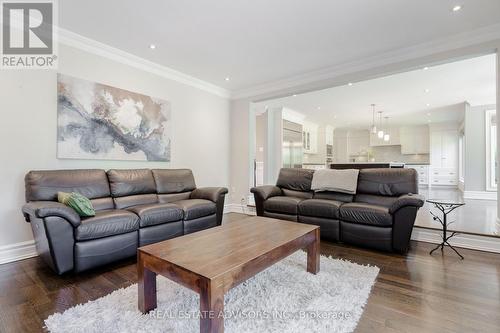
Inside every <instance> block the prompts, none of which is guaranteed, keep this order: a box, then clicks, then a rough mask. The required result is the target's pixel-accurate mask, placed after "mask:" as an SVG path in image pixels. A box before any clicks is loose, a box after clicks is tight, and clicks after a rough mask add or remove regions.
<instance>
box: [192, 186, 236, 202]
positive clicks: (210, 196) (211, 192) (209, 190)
mask: <svg viewBox="0 0 500 333" xmlns="http://www.w3.org/2000/svg"><path fill="white" fill-rule="evenodd" d="M227 192H228V191H227V188H225V187H201V188H197V189H194V190H193V192H191V196H190V198H191V199H205V200H210V201H213V202H217V201H218V200H219V198H220V196H221V195H225V194H227Z"/></svg>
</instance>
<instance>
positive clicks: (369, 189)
mask: <svg viewBox="0 0 500 333" xmlns="http://www.w3.org/2000/svg"><path fill="white" fill-rule="evenodd" d="M356 193H357V194H374V195H383V196H391V197H394V196H400V195H402V194H408V193H415V194H417V193H418V181H417V171H416V170H415V169H390V168H389V169H362V170H360V171H359V176H358V189H357V192H356Z"/></svg>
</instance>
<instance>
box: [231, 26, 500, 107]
mask: <svg viewBox="0 0 500 333" xmlns="http://www.w3.org/2000/svg"><path fill="white" fill-rule="evenodd" d="M498 39H500V24H494V25H490V26H487V27H484V28H480V29H476V30H472V31H468V32H465V33H461V34H457V35H454V36H450V37H447V38H443V39H439V40H433V41H430V42H426V43H422V44H418V45H414V46H412V47H408V48H403V49H398V50H393V51H390V52H386V53H382V54H379V55H376V56H373V57H368V58H364V59H360V60H356V61H352V62H347V63H343V64H340V65H335V66H331V67H327V68H323V69H320V70H317V71H312V72H308V73H304V74H300V75H296V76H293V77H289V78H286V79H282V80H277V81H274V82H268V83H265V84H261V85H257V86H254V87H250V88H244V89H239V90H235V91H232V94H231V98H232V99H240V98H251V97H255V96H259V95H263V94H268V93H271V92H274V91H280V90H285V89H291V88H294V87H299V86H302V85H307V84H311V83H314V82H320V81H324V80H331V79H333V78H336V77H340V76H342V75H347V74H352V73H356V72H360V71H364V70H368V69H373V68H377V67H382V66H385V65H390V64H394V63H398V62H403V61H408V60H412V59H417V58H420V57H425V56H429V55H432V54H437V53H441V52H446V51H451V50H455V49H460V48H464V47H468V46H473V45H477V44H481V43H486V42H491V41H495V40H498ZM345 83H346V84H347V82H345Z"/></svg>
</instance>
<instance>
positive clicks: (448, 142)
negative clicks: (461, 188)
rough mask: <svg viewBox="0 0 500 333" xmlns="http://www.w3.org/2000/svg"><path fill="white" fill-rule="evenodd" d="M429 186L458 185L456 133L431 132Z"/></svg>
mask: <svg viewBox="0 0 500 333" xmlns="http://www.w3.org/2000/svg"><path fill="white" fill-rule="evenodd" d="M430 137H431V145H430V146H431V151H430V153H431V170H430V184H431V185H448V186H450V185H451V186H456V185H458V132H457V131H456V130H447V129H446V130H433V131H431V135H430Z"/></svg>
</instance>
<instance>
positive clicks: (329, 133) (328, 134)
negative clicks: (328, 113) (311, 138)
mask: <svg viewBox="0 0 500 333" xmlns="http://www.w3.org/2000/svg"><path fill="white" fill-rule="evenodd" d="M333 131H334V128H333V126H331V125H326V126H325V143H326V144H327V145H333Z"/></svg>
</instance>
